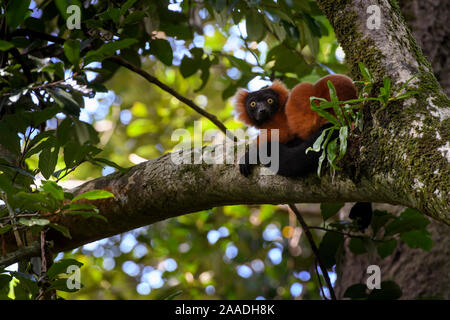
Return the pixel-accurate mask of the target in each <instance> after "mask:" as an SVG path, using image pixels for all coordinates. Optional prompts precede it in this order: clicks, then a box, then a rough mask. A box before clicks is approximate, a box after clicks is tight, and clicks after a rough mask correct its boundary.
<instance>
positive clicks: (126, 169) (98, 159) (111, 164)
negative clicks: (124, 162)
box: [89, 158, 129, 172]
mask: <svg viewBox="0 0 450 320" xmlns="http://www.w3.org/2000/svg"><path fill="white" fill-rule="evenodd" d="M89 161H91V162H94V163H97V162H99V163H101V164H105V165H107V166H110V167H113V168H115V169H117V170H119V171H121V172H127V171H128V170H129V169H128V168H124V167H121V166H119V165H118V164H117V163H115V162H114V161H111V160H108V159H105V158H92V159H90V160H89Z"/></svg>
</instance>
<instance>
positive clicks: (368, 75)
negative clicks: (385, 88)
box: [358, 62, 373, 82]
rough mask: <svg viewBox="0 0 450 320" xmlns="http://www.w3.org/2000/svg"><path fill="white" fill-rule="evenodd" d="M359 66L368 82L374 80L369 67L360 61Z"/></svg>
mask: <svg viewBox="0 0 450 320" xmlns="http://www.w3.org/2000/svg"><path fill="white" fill-rule="evenodd" d="M358 67H359V70H360V71H361V74H362V76H363V77H364V80H365V81H366V82H373V80H372V75H371V73H370V71H369V69H367V67H366V66H365V65H364V64H363V63H362V62H358Z"/></svg>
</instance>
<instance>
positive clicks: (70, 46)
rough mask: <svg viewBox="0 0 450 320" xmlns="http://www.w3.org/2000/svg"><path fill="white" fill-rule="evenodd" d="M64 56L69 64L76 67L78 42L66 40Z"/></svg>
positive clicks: (78, 54)
mask: <svg viewBox="0 0 450 320" xmlns="http://www.w3.org/2000/svg"><path fill="white" fill-rule="evenodd" d="M64 54H65V55H66V57H67V60H69V62H70V63H71V64H73V65H74V66H76V67H78V64H79V62H80V41H79V40H72V39H68V40H66V41H65V42H64Z"/></svg>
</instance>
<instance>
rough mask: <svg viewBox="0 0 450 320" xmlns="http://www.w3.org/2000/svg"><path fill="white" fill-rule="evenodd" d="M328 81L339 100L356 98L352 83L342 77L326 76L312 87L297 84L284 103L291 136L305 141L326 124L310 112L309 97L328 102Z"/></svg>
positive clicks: (314, 113) (307, 84) (345, 77)
mask: <svg viewBox="0 0 450 320" xmlns="http://www.w3.org/2000/svg"><path fill="white" fill-rule="evenodd" d="M328 80H330V81H331V82H332V83H333V85H334V86H335V88H336V92H337V95H338V98H339V100H349V99H355V98H356V97H357V96H356V88H355V86H354V85H353V81H352V80H351V79H350V78H349V77H347V76H344V75H338V74H336V75H328V76H325V77H323V78H321V79H319V80H318V81H317V82H316V83H315V84H314V85H313V84H311V83H306V82H305V83H300V84H298V85H297V86H295V87H294V89H292V91H291V94H290V96H289V99H288V101H287V103H286V119H287V123H288V128H289V132H290V134H291V135H294V136H295V135H296V136H298V137H300V138H301V139H306V138H308V137H309V136H310V135H311V134H312V133H314V132H315V131H317V130H319V128H320V127H321V126H323V125H324V124H325V123H326V122H327V120H326V119H324V118H322V117H320V116H319V115H318V114H317V113H316V112H314V111H313V110H311V106H310V101H309V97H311V96H315V97H320V98H325V99H327V100H330V92H329V89H328V85H327V82H328Z"/></svg>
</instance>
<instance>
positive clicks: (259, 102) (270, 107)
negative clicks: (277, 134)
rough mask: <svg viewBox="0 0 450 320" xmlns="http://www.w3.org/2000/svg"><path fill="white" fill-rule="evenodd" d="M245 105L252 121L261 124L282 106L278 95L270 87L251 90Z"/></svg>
mask: <svg viewBox="0 0 450 320" xmlns="http://www.w3.org/2000/svg"><path fill="white" fill-rule="evenodd" d="M245 107H246V109H247V113H248V115H249V116H250V118H251V119H252V121H253V122H254V123H255V124H256V125H257V126H261V125H263V124H264V123H265V122H266V121H268V120H269V119H270V118H272V116H273V115H274V114H275V113H276V112H277V111H278V109H279V108H280V104H279V101H278V95H277V94H276V92H275V91H274V90H272V89H270V88H267V89H262V90H258V91H255V92H250V93H249V94H248V95H247V97H246V99H245Z"/></svg>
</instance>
